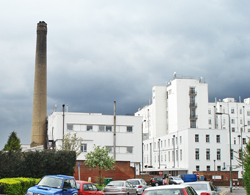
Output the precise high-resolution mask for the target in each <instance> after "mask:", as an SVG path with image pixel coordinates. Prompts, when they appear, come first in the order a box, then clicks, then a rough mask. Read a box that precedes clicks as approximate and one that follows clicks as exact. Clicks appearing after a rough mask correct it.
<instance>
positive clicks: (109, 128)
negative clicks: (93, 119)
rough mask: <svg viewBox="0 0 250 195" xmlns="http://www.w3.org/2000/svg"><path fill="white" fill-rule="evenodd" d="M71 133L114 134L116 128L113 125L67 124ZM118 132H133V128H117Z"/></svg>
mask: <svg viewBox="0 0 250 195" xmlns="http://www.w3.org/2000/svg"><path fill="white" fill-rule="evenodd" d="M67 130H69V131H101V132H105V131H106V132H113V131H114V126H112V125H78V124H77V125H76V124H67ZM116 132H133V126H116Z"/></svg>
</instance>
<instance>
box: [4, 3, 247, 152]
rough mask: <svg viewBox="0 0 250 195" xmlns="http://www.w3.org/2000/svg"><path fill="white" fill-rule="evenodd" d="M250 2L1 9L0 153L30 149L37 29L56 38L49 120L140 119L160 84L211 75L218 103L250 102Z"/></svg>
mask: <svg viewBox="0 0 250 195" xmlns="http://www.w3.org/2000/svg"><path fill="white" fill-rule="evenodd" d="M249 20H250V1H249V0H241V1H237V0H188V1H187V0H154V1H151V0H144V1H141V0H119V1H118V0H113V1H109V0H95V1H94V0H88V1H87V0H72V1H65V0H60V1H59V0H53V1H49V0H43V1H34V0H30V1H25V0H24V1H18V0H8V1H1V3H0V53H1V55H0V75H1V83H0V89H1V90H0V100H1V101H0V110H1V112H0V132H1V136H0V149H2V148H3V147H4V145H5V144H6V142H7V139H8V136H9V135H10V133H11V132H12V131H16V132H17V135H18V137H20V139H21V143H22V144H30V139H31V122H32V104H33V85H34V71H35V48H36V27H37V23H38V22H39V21H45V22H46V23H47V27H48V34H47V72H48V75H47V76H48V79H47V86H48V91H47V94H48V114H50V113H51V112H52V111H53V106H54V105H55V104H56V105H57V110H58V111H59V110H60V111H61V110H62V104H68V105H69V111H72V112H94V113H95V112H97V113H103V114H113V102H114V101H116V102H117V114H119V115H120V114H121V115H124V114H133V113H135V112H136V111H137V110H138V108H139V107H142V106H143V105H146V104H148V102H149V99H150V98H151V95H152V93H151V92H152V87H153V86H155V85H162V86H164V85H165V83H166V81H170V80H172V79H173V73H174V72H177V75H178V74H179V75H185V76H193V77H194V78H197V79H198V78H199V77H203V78H205V81H206V82H207V83H208V86H209V100H210V101H212V102H213V101H214V100H215V97H217V99H223V98H226V97H234V98H236V99H237V100H239V96H241V98H242V100H243V99H244V98H247V97H250V90H249V87H250V86H249V81H250V79H249V78H250V76H249V73H250V65H249V63H250V22H249Z"/></svg>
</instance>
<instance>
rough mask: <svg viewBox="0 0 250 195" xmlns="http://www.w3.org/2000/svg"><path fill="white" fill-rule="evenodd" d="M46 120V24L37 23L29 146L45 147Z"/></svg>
mask: <svg viewBox="0 0 250 195" xmlns="http://www.w3.org/2000/svg"><path fill="white" fill-rule="evenodd" d="M46 120H47V24H46V23H45V22H44V21H40V22H39V23H38V24H37V40H36V61H35V80H34V94H33V115H32V129H31V144H30V147H35V146H40V145H43V146H45V147H46V132H47V131H46Z"/></svg>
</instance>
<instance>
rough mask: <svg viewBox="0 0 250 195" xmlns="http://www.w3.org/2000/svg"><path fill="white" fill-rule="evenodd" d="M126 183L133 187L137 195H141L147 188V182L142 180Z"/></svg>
mask: <svg viewBox="0 0 250 195" xmlns="http://www.w3.org/2000/svg"><path fill="white" fill-rule="evenodd" d="M127 181H128V182H130V183H132V184H133V186H135V188H136V191H137V194H142V193H143V192H144V190H145V189H146V188H147V187H148V186H147V182H146V181H145V180H144V179H139V178H138V179H128V180H127Z"/></svg>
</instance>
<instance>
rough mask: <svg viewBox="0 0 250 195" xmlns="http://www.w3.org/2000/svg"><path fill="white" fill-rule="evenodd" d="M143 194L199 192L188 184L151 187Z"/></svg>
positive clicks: (192, 193)
mask: <svg viewBox="0 0 250 195" xmlns="http://www.w3.org/2000/svg"><path fill="white" fill-rule="evenodd" d="M142 195H197V193H196V192H195V190H194V189H193V188H192V187H191V186H188V185H162V186H156V187H149V188H147V189H145V190H144V192H143V194H142Z"/></svg>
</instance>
